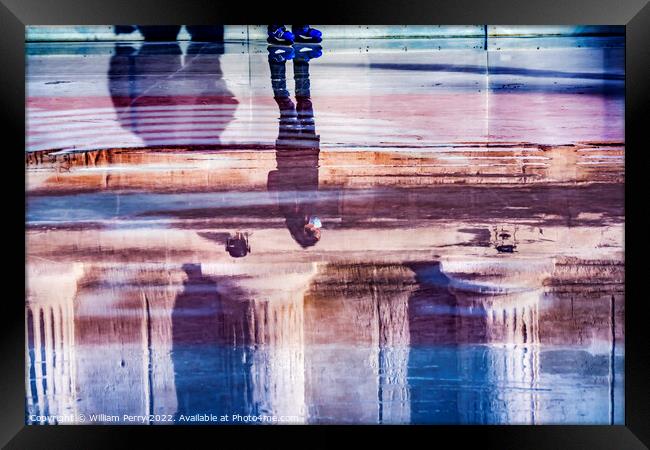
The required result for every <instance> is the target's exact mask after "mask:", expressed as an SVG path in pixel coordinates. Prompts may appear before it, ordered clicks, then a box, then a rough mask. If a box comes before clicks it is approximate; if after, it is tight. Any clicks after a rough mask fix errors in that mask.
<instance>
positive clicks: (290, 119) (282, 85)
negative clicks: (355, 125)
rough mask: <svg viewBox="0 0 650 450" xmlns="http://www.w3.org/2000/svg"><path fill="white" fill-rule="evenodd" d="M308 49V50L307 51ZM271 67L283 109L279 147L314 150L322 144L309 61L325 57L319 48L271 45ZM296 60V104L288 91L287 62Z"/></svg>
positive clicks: (279, 104)
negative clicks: (312, 94) (312, 91)
mask: <svg viewBox="0 0 650 450" xmlns="http://www.w3.org/2000/svg"><path fill="white" fill-rule="evenodd" d="M305 49H306V50H305ZM268 50H269V66H270V69H271V87H272V88H273V98H274V99H275V101H276V103H277V104H278V107H279V109H280V130H279V134H278V141H277V143H276V144H277V146H278V147H280V148H282V147H285V148H286V147H298V148H314V147H316V148H317V147H318V145H319V139H320V138H319V136H318V135H317V134H316V125H315V121H314V108H313V105H312V102H311V92H310V87H311V85H310V80H309V59H313V58H317V57H319V56H320V55H321V48H320V47H319V46H315V47H314V46H299V47H297V49H296V50H294V49H293V48H292V47H289V48H287V47H278V46H269V48H268ZM289 59H293V78H294V82H295V92H296V103H295V104H294V102H293V100H292V99H291V95H290V93H289V90H288V89H287V73H286V71H287V65H286V62H287V60H289Z"/></svg>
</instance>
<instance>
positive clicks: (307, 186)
mask: <svg viewBox="0 0 650 450" xmlns="http://www.w3.org/2000/svg"><path fill="white" fill-rule="evenodd" d="M268 52H269V66H270V69H271V86H272V88H273V97H274V98H275V101H276V103H277V104H278V107H279V110H280V118H279V132H278V138H277V140H276V142H275V159H276V164H277V169H276V170H273V171H271V172H269V175H268V183H267V189H268V191H269V192H275V193H276V195H277V204H278V207H279V209H280V212H281V214H282V215H283V216H284V218H285V222H286V226H287V228H288V230H289V233H291V236H292V237H293V239H294V240H295V241H296V242H297V243H298V244H299V245H300V246H301V247H302V248H308V247H311V246H313V245H315V244H316V243H317V242H318V241H319V240H320V237H321V227H322V224H321V221H320V219H319V218H318V216H317V215H316V214H315V208H316V206H317V200H318V161H319V153H320V136H319V135H317V134H316V124H315V120H314V109H313V105H312V101H311V92H310V80H309V60H310V59H314V58H318V57H319V56H321V54H322V48H321V47H320V46H307V45H302V46H299V45H295V46H294V47H283V46H273V45H270V46H269V47H268ZM290 59H293V69H294V81H295V89H296V103H295V104H294V102H293V101H292V100H291V97H290V95H289V91H288V90H287V78H286V61H287V60H290Z"/></svg>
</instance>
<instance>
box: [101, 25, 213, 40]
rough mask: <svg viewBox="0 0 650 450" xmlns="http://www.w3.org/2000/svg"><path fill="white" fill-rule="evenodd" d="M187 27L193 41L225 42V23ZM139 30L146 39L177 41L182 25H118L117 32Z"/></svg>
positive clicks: (125, 32)
mask: <svg viewBox="0 0 650 450" xmlns="http://www.w3.org/2000/svg"><path fill="white" fill-rule="evenodd" d="M185 29H186V30H187V32H188V33H189V35H190V38H191V39H192V40H193V41H200V42H223V36H224V26H223V25H186V26H185ZM136 30H137V31H139V32H140V34H142V37H143V38H144V40H145V41H175V40H176V39H178V33H179V32H180V31H181V26H180V25H116V26H115V28H114V31H115V34H130V33H133V32H134V31H136Z"/></svg>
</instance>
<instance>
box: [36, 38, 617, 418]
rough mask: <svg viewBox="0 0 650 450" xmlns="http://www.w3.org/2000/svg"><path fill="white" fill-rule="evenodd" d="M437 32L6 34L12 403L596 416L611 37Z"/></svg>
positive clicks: (606, 365)
mask: <svg viewBox="0 0 650 450" xmlns="http://www.w3.org/2000/svg"><path fill="white" fill-rule="evenodd" d="M437 41H439V40H437ZM463 42H464V41H462V40H461V41H455V44H454V45H447V46H444V45H442V46H440V48H439V47H435V46H433V45H431V46H429V43H430V42H429V41H427V40H405V41H399V40H386V41H384V40H381V39H377V40H373V42H372V43H371V44H368V45H367V46H363V47H361V48H360V47H359V46H358V45H357V43H356V42H351V41H346V40H339V41H337V42H336V43H335V44H332V46H331V47H328V45H327V42H326V43H325V44H324V45H323V47H322V48H319V47H314V46H302V47H301V46H297V47H296V48H294V49H292V50H287V48H275V47H271V48H267V46H266V45H265V44H261V43H245V42H228V43H226V44H201V43H181V44H176V43H118V44H113V43H92V44H88V43H84V44H75V43H69V44H28V45H27V94H28V98H27V142H26V178H27V180H26V190H27V198H26V204H27V215H26V240H27V299H26V332H27V342H28V345H27V349H26V362H27V367H26V405H27V412H26V421H27V422H28V423H64V422H76V423H81V422H82V421H83V422H84V423H112V422H119V423H136V422H135V421H136V420H137V419H132V418H131V417H130V416H142V417H143V419H142V420H141V421H140V422H139V423H159V424H164V423H278V422H279V423H359V424H373V423H386V424H408V423H413V424H417V423H445V424H456V423H458V424H556V423H562V424H574V423H588V424H611V423H615V424H621V423H623V418H624V400H623V387H624V370H623V366H624V306H625V305H624V245H623V229H624V209H623V205H624V191H623V182H624V164H623V159H624V138H623V136H624V134H623V133H624V129H623V117H624V81H623V79H624V76H623V67H624V60H623V54H624V52H623V47H622V46H620V45H619V44H620V43H617V42H612V41H611V40H610V39H608V40H607V41H598V40H597V39H594V40H592V41H589V42H587V45H584V42H583V43H582V45H581V46H579V47H578V46H577V45H575V46H574V45H568V46H563V47H562V46H559V47H558V46H557V45H553V46H551V45H544V41H543V40H542V41H540V42H541V45H540V49H537V48H536V47H535V48H534V49H533V48H530V49H522V48H512V49H508V48H505V47H504V48H503V49H500V50H491V51H489V52H488V51H485V50H483V49H482V47H481V46H480V45H474V44H473V43H471V42H469V43H465V44H463ZM461 44H462V45H461ZM82 416H83V418H84V419H83V420H82V419H80V417H82ZM224 417H225V419H223V418H224Z"/></svg>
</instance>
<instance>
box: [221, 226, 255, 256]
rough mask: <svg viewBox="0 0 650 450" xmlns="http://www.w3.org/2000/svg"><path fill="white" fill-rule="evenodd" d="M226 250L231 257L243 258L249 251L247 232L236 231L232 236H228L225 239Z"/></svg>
mask: <svg viewBox="0 0 650 450" xmlns="http://www.w3.org/2000/svg"><path fill="white" fill-rule="evenodd" d="M226 251H227V252H228V254H229V255H230V256H232V257H233V258H243V257H244V256H246V255H247V254H249V253H250V252H251V246H250V244H249V243H248V233H242V232H241V231H237V232H236V233H235V235H234V236H229V237H228V240H227V241H226Z"/></svg>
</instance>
